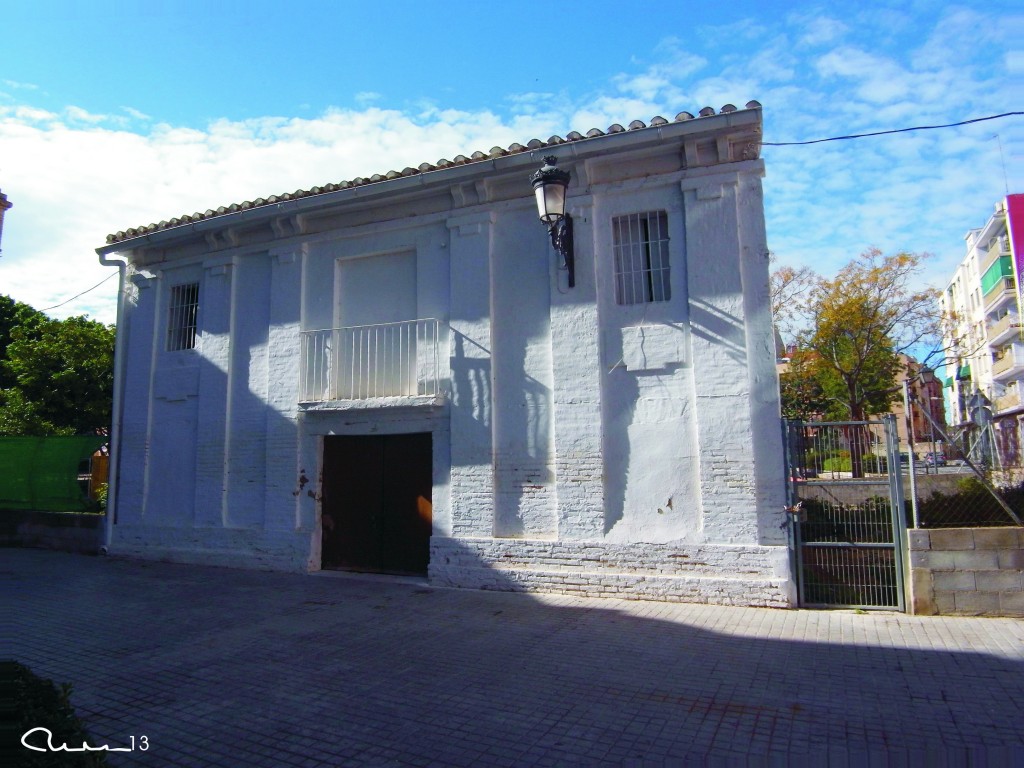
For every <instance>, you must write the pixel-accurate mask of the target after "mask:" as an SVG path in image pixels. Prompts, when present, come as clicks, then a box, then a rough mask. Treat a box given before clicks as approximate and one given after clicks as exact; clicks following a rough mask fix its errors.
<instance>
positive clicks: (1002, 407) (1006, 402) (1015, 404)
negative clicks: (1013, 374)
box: [992, 392, 1020, 413]
mask: <svg viewBox="0 0 1024 768" xmlns="http://www.w3.org/2000/svg"><path fill="white" fill-rule="evenodd" d="M1019 407H1020V393H1019V392H1007V393H1006V394H1005V395H999V396H998V397H995V398H993V399H992V408H993V410H995V412H996V413H1001V412H1002V411H1008V410H1010V409H1011V408H1019Z"/></svg>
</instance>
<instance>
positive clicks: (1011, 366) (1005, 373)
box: [992, 347, 1024, 381]
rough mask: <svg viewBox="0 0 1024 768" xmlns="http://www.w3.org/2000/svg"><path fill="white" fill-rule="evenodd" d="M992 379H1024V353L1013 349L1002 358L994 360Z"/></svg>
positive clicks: (1007, 351)
mask: <svg viewBox="0 0 1024 768" xmlns="http://www.w3.org/2000/svg"><path fill="white" fill-rule="evenodd" d="M992 378H993V379H997V380H999V381H1008V380H1010V379H1018V378H1024V352H1020V351H1018V350H1017V349H1016V348H1014V347H1011V348H1010V349H1008V350H1006V353H1005V354H1004V355H1003V356H1002V357H1000V358H997V359H996V360H993V361H992Z"/></svg>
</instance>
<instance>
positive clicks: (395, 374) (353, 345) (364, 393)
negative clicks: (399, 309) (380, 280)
mask: <svg viewBox="0 0 1024 768" xmlns="http://www.w3.org/2000/svg"><path fill="white" fill-rule="evenodd" d="M439 334H440V323H439V322H438V320H436V319H434V318H424V319H417V320H405V321H400V322H391V323H376V324H372V325H351V326H345V327H341V328H321V329H316V330H310V331H303V332H302V333H301V335H300V338H301V345H302V351H301V363H300V365H301V367H300V383H299V387H300V395H299V396H300V399H301V400H302V401H303V402H317V401H319V402H323V401H330V400H365V399H372V398H379V397H401V396H415V395H437V394H439V392H440V386H441V365H440V363H441V359H440V351H439Z"/></svg>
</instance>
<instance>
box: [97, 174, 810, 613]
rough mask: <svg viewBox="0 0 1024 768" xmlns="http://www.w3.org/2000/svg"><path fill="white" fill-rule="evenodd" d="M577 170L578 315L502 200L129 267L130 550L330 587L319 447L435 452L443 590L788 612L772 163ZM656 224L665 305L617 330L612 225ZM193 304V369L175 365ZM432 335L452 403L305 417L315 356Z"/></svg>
mask: <svg viewBox="0 0 1024 768" xmlns="http://www.w3.org/2000/svg"><path fill="white" fill-rule="evenodd" d="M595 162H596V161H595ZM669 166H670V164H669ZM652 167H654V166H652ZM622 168H627V166H626V165H623V166H622ZM573 170H574V179H576V180H577V181H576V182H574V183H575V184H576V186H574V187H573V188H571V190H570V192H571V194H570V210H571V212H572V215H573V217H574V222H575V235H576V258H577V267H576V269H577V272H576V286H575V287H574V288H572V289H569V288H568V287H567V284H566V276H565V273H564V272H562V271H560V270H559V269H558V268H557V264H556V259H555V256H554V253H553V251H552V249H551V247H550V244H549V242H548V238H547V233H546V231H545V229H544V228H543V227H542V226H540V225H539V223H538V222H537V220H536V214H535V211H534V210H533V208H532V199H531V198H530V197H528V196H526V195H523V196H522V197H521V198H519V199H508V200H503V201H500V200H499V201H497V202H494V203H487V202H486V201H485V200H484V198H485V197H486V195H484V194H483V192H482V191H481V190H482V188H476V192H474V191H473V190H472V189H471V190H470V191H469V192H467V191H465V190H463V191H460V192H458V194H455V193H453V198H451V199H453V200H454V201H455V203H456V204H454V205H451V204H449V205H447V206H443V209H441V208H442V206H436V208H438V209H439V210H435V211H434V212H430V211H427V212H426V213H423V214H422V215H416V216H406V217H397V216H395V217H391V218H390V219H389V220H387V221H375V220H370V219H368V218H367V216H363V217H362V219H360V220H359V221H357V222H356V223H353V222H352V221H351V220H345V219H343V218H341V217H339V219H338V221H337V222H336V223H335V224H332V225H331V226H323V227H321V231H319V232H316V233H312V234H307V235H301V236H299V235H293V236H291V237H287V238H283V239H282V242H280V243H275V244H273V245H272V246H271V247H266V246H261V247H258V248H247V247H245V246H241V245H240V246H236V247H233V248H223V247H219V248H217V249H211V250H209V251H208V252H203V250H202V249H197V248H195V247H193V248H192V249H191V250H190V251H186V250H184V249H183V250H182V252H181V254H179V255H175V254H174V252H173V251H172V252H171V253H170V255H169V256H167V257H166V258H163V259H161V260H160V261H159V263H158V264H151V265H149V266H146V267H140V268H138V269H137V270H133V269H131V268H130V271H134V272H135V274H134V276H133V278H132V281H131V291H130V297H129V298H130V300H129V301H128V302H127V303H126V304H125V307H124V312H125V316H124V318H123V319H122V327H121V333H122V334H126V338H125V339H124V340H123V346H124V349H125V354H126V356H127V359H128V360H129V361H130V363H129V364H128V365H127V366H126V367H125V371H124V374H123V381H122V384H123V390H124V398H123V409H124V413H123V425H124V426H123V431H122V435H121V445H120V452H119V457H120V458H119V470H118V472H119V477H120V484H119V492H118V500H117V511H116V512H117V521H116V525H115V526H114V533H113V539H112V542H111V549H112V550H113V551H114V552H116V553H123V554H129V555H140V556H146V557H164V558H171V559H175V560H181V561H190V562H210V563H223V564H233V565H244V566H250V567H268V568H282V569H292V570H316V569H318V568H319V566H320V534H321V532H320V520H319V503H318V502H319V493H320V476H319V473H320V464H321V451H322V442H323V437H324V436H327V435H333V434H371V433H378V434H388V433H400V432H424V431H429V432H431V433H432V434H433V438H434V439H433V446H434V449H433V450H434V471H433V475H434V494H433V496H434V498H433V510H434V511H433V514H434V537H433V539H432V543H431V563H430V569H429V575H430V578H431V580H432V581H434V582H435V583H439V584H448V585H453V586H468V587H484V588H491V589H515V590H543V591H550V590H554V591H565V592H573V593H579V594H595V595H611V594H614V595H618V596H626V597H641V598H656V599H663V600H696V601H708V602H718V603H735V604H757V605H779V606H782V605H789V604H792V602H793V588H792V583H791V580H790V578H789V575H788V556H787V550H786V547H785V536H784V532H783V529H782V524H783V513H782V509H783V504H784V501H783V485H782V479H783V470H782V462H781V453H782V441H781V433H780V430H779V422H778V395H777V379H776V377H775V367H774V348H773V343H772V338H773V336H772V330H771V319H770V314H769V303H768V295H767V280H768V263H767V248H766V244H765V233H764V222H763V204H762V200H761V183H760V177H761V174H762V172H763V168H762V166H761V163H760V161H756V160H755V161H743V162H734V163H730V164H728V165H714V164H712V166H711V167H707V168H694V169H690V170H689V171H680V170H678V169H674V170H673V169H671V167H669V168H668V169H667V170H665V171H664V172H654V171H650V172H644V173H642V174H638V177H637V178H629V177H628V173H627V172H626V171H616V172H614V173H612V172H608V173H604V175H602V168H601V167H599V166H593V167H591V166H590V165H587V164H584V163H582V162H581V163H579V164H577V165H576V166H575V167H574V168H573ZM624 174H625V175H624ZM484 191H486V190H484ZM460 201H461V202H460ZM413 207H415V206H413ZM648 211H664V212H665V213H666V215H667V220H668V227H669V257H670V264H671V300H670V301H666V302H654V303H646V304H639V305H630V306H619V305H617V304H616V303H615V299H614V278H613V274H614V273H613V256H612V253H611V241H612V233H611V221H612V219H613V217H615V216H620V215H625V214H633V213H644V212H648ZM378 218H379V217H378ZM190 281H198V282H199V283H200V287H201V293H200V307H201V310H200V319H199V324H200V329H201V332H200V340H199V344H198V347H197V349H195V350H187V351H180V352H167V351H165V349H164V346H165V344H164V340H165V338H166V326H165V323H166V315H167V302H168V297H169V292H170V288H171V286H173V285H175V284H179V283H182V282H190ZM413 318H437V319H439V320H440V321H442V326H443V328H444V332H443V334H442V339H441V343H442V356H443V358H444V359H445V360H446V362H447V365H446V366H445V379H444V381H443V382H442V386H443V389H444V391H445V395H446V396H445V397H444V398H442V399H441V400H439V401H428V400H421V401H409V400H394V401H389V402H379V403H376V404H372V405H370V407H367V405H366V404H365V403H363V404H361V406H360V407H358V408H354V407H352V404H351V403H344V402H341V403H337V402H336V403H331V404H328V405H322V404H321V405H300V402H299V401H300V393H299V382H298V369H299V349H300V341H299V339H300V333H301V331H303V330H312V329H321V328H331V327H337V326H339V325H358V324H365V323H378V322H388V321H393V320H406V319H413Z"/></svg>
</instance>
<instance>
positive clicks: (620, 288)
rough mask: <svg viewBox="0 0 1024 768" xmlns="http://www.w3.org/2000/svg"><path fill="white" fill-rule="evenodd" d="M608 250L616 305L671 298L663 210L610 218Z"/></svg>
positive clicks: (665, 218)
mask: <svg viewBox="0 0 1024 768" xmlns="http://www.w3.org/2000/svg"><path fill="white" fill-rule="evenodd" d="M612 251H613V253H614V257H615V303H616V304H644V303H646V302H652V301H668V300H669V299H671V298H672V289H671V287H670V285H669V264H668V216H667V215H666V214H665V212H664V211H653V212H649V213H631V214H629V215H628V216H616V217H615V218H613V219H612Z"/></svg>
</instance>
